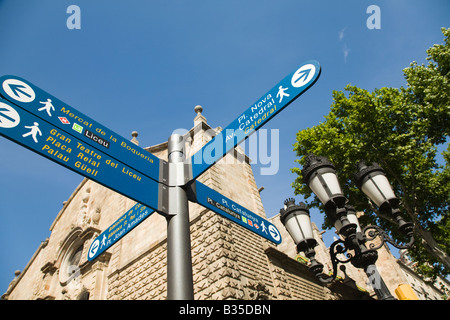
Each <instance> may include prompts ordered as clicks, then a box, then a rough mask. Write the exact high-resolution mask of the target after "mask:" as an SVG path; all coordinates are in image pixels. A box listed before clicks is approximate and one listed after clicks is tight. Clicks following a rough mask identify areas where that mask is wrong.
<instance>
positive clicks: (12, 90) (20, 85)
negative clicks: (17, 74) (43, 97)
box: [3, 79, 36, 103]
mask: <svg viewBox="0 0 450 320" xmlns="http://www.w3.org/2000/svg"><path fill="white" fill-rule="evenodd" d="M3 90H4V91H5V92H6V94H7V95H8V96H10V97H11V98H13V99H14V100H17V101H20V102H26V103H28V102H32V101H34V99H35V98H36V94H35V93H34V90H33V89H32V88H31V87H30V86H29V85H28V84H26V83H25V82H23V81H20V80H17V79H7V80H5V81H3Z"/></svg>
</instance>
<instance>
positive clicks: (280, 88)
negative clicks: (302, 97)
mask: <svg viewBox="0 0 450 320" xmlns="http://www.w3.org/2000/svg"><path fill="white" fill-rule="evenodd" d="M278 89H279V90H278V93H277V98H278V97H280V101H278V102H279V103H281V100H283V97H289V96H290V94H288V93H286V92H285V91H286V90H287V89H288V88H283V86H280V87H279V88H278Z"/></svg>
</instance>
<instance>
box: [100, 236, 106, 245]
mask: <svg viewBox="0 0 450 320" xmlns="http://www.w3.org/2000/svg"><path fill="white" fill-rule="evenodd" d="M104 246H106V234H104V235H103V238H102V245H101V246H100V247H104Z"/></svg>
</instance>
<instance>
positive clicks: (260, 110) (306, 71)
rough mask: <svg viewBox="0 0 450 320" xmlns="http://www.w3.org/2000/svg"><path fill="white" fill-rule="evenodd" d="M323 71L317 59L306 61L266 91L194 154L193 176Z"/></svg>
mask: <svg viewBox="0 0 450 320" xmlns="http://www.w3.org/2000/svg"><path fill="white" fill-rule="evenodd" d="M320 72H321V68H320V65H319V63H318V62H317V61H315V60H310V61H306V62H304V63H303V64H302V65H300V66H299V67H298V68H297V69H295V71H294V72H292V73H290V74H289V75H287V76H286V77H285V78H284V79H283V80H281V81H280V82H279V83H278V84H277V85H276V86H275V87H273V88H272V89H270V90H269V91H268V92H267V93H266V94H264V95H263V96H262V97H261V98H260V99H259V100H257V101H256V102H255V103H254V104H253V105H252V106H251V107H250V108H248V109H247V110H246V111H244V112H243V113H242V114H241V115H239V116H238V117H237V118H236V119H235V120H234V121H233V122H232V123H230V124H229V125H228V126H227V127H226V128H225V129H223V130H222V131H221V132H220V133H219V134H218V135H217V136H215V137H214V138H213V139H212V140H211V141H210V142H209V143H207V144H206V145H205V146H204V147H203V148H202V149H200V150H199V151H198V152H197V153H196V154H194V155H193V156H192V157H191V163H192V177H193V178H192V179H196V178H197V177H199V176H200V175H201V174H202V173H203V172H205V171H206V170H207V169H208V168H209V167H211V166H212V165H213V164H214V163H215V162H216V161H218V160H220V159H221V158H222V157H223V156H224V155H225V154H226V153H227V152H228V151H230V150H231V149H233V148H234V147H236V146H237V145H238V144H239V143H240V142H242V141H243V140H244V139H246V138H248V137H249V136H250V135H251V134H252V133H253V132H255V131H256V130H258V129H260V128H261V127H262V126H263V125H265V124H266V123H267V122H268V121H269V120H270V119H272V118H273V117H274V116H275V115H276V114H278V113H279V112H280V111H281V110H283V109H284V108H285V107H287V106H288V105H289V104H290V103H291V102H292V101H294V100H295V99H296V98H297V97H299V96H300V95H301V94H302V93H304V92H305V91H306V90H308V89H309V88H310V87H311V86H312V85H313V84H314V83H315V82H316V80H317V79H318V78H319V75H320Z"/></svg>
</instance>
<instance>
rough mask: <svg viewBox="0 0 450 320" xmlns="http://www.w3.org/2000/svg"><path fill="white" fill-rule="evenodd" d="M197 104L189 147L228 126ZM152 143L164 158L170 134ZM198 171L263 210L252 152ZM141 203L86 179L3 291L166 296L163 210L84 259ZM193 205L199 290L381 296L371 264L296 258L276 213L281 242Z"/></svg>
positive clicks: (203, 296)
mask: <svg viewBox="0 0 450 320" xmlns="http://www.w3.org/2000/svg"><path fill="white" fill-rule="evenodd" d="M195 111H196V112H197V116H196V117H195V119H194V127H193V128H192V129H191V130H190V131H189V132H187V133H186V135H185V137H186V139H185V141H186V149H187V152H188V156H190V155H192V154H194V153H195V152H196V151H197V150H199V149H200V148H201V147H202V146H203V145H204V144H205V143H207V142H208V141H209V140H211V139H212V137H213V136H214V135H215V134H216V133H217V132H218V131H219V130H221V129H220V128H216V129H212V128H211V127H210V126H209V125H208V124H207V122H206V119H205V117H204V116H203V115H202V113H201V112H202V109H201V107H199V106H198V107H196V109H195ZM136 138H137V133H133V139H132V140H131V141H132V142H134V143H136V144H138V141H137V139H136ZM145 149H146V150H147V151H149V152H151V153H153V154H154V155H156V156H158V157H160V158H162V159H165V160H167V142H166V143H162V144H159V145H156V146H153V147H148V148H145ZM199 180H200V181H201V182H202V183H204V184H205V185H207V186H209V187H210V188H212V189H214V190H216V191H218V192H220V193H221V194H223V195H225V196H226V197H228V198H230V199H233V200H234V201H235V202H237V203H239V204H241V205H242V206H244V207H246V208H248V209H249V210H251V211H252V212H254V213H256V214H259V215H260V216H262V217H264V218H266V214H265V212H264V208H263V205H262V201H261V197H260V194H259V192H258V187H257V186H256V183H255V179H254V176H253V172H252V168H251V166H250V159H249V158H248V157H247V156H246V155H245V154H243V152H242V150H241V149H240V148H239V147H237V148H236V149H235V152H234V154H233V153H229V154H227V156H226V157H224V158H223V159H222V160H220V161H219V162H218V163H216V164H215V165H214V166H213V167H211V168H210V169H209V170H208V171H206V172H205V173H204V174H203V175H202V176H201V177H200V178H199ZM134 204H135V202H134V201H132V200H130V199H128V198H126V197H124V196H121V195H119V194H117V193H115V192H113V191H111V190H109V189H107V188H105V187H103V186H101V185H99V184H97V183H95V182H93V181H91V180H88V179H84V180H83V181H82V182H81V183H80V185H79V186H78V187H77V188H76V189H75V191H74V192H73V194H72V195H71V196H70V198H69V199H68V200H67V201H66V202H64V205H63V208H62V209H61V211H60V212H59V213H58V215H57V216H56V218H55V220H54V222H53V224H52V226H51V227H50V230H51V235H50V237H49V238H48V239H46V240H45V241H43V242H42V243H41V245H40V246H39V248H38V249H37V251H36V252H35V254H34V255H33V257H31V259H30V261H29V263H28V264H27V266H26V267H25V269H24V270H23V271H22V272H20V273H19V272H17V273H16V277H15V278H14V280H13V281H12V282H11V284H10V286H9V288H8V289H7V292H6V293H4V294H3V296H2V299H10V300H18V299H56V300H63V299H89V300H105V299H108V300H123V299H126V300H132V299H139V300H143V299H155V300H157V299H166V295H167V290H166V280H167V279H166V277H167V275H166V269H167V268H166V267H167V257H166V246H167V222H166V219H165V218H164V217H163V216H161V215H159V214H158V213H153V214H152V215H151V216H150V217H148V218H147V219H146V220H144V221H143V222H142V223H141V224H139V225H138V226H137V227H136V228H135V229H133V230H132V231H131V232H130V233H129V234H127V235H126V236H125V237H123V238H122V239H121V240H119V241H118V242H117V243H116V244H115V245H113V246H112V247H111V248H109V249H108V250H107V251H106V252H104V253H103V254H101V255H100V256H99V257H98V258H96V259H95V260H94V261H91V262H90V261H88V260H87V251H88V248H89V246H90V244H91V242H92V241H93V240H94V239H95V238H96V237H97V236H98V235H99V234H100V233H101V232H102V231H103V230H104V229H105V228H107V227H108V226H110V225H111V224H112V223H114V222H115V221H116V219H117V218H118V217H120V216H121V215H122V214H123V213H124V212H126V211H127V210H128V209H130V208H131V207H132V206H133V205H134ZM189 214H190V228H191V247H192V264H193V279H194V297H195V299H199V300H223V299H245V300H250V299H280V300H285V299H310V300H329V299H371V298H373V296H374V293H373V291H372V290H371V289H370V288H368V287H367V286H366V282H367V278H366V276H365V274H364V272H363V271H362V270H356V269H354V268H351V266H350V267H348V268H347V270H346V275H344V274H343V273H342V271H340V272H341V274H340V276H341V281H337V282H335V283H334V284H332V285H329V286H324V285H322V284H321V283H320V282H318V281H317V280H316V279H314V278H313V277H312V276H311V274H310V273H309V272H308V267H307V265H306V264H305V263H301V262H299V261H302V259H301V257H299V259H296V257H298V255H297V252H295V246H294V243H293V242H292V240H291V238H290V236H289V235H288V234H287V232H286V230H285V228H284V227H283V226H282V224H281V222H280V220H279V217H278V216H275V217H273V218H271V219H270V221H271V222H272V223H274V224H275V225H276V226H277V227H278V229H279V231H280V232H281V233H282V238H283V242H282V243H281V244H280V245H278V246H276V245H274V244H272V243H271V242H269V241H267V240H265V239H263V238H261V237H260V236H258V235H255V234H254V233H252V232H250V231H248V230H246V229H244V228H242V227H241V226H239V225H236V224H235V223H233V222H231V221H229V220H227V219H225V218H223V217H221V216H220V215H218V214H216V213H214V212H211V211H209V210H208V209H205V208H204V207H202V206H200V205H197V204H195V203H191V202H190V203H189ZM314 232H315V236H316V238H317V240H318V242H319V246H318V247H317V248H316V252H317V258H318V260H319V261H321V262H322V263H324V262H325V263H324V264H325V267H326V270H325V271H328V270H329V269H330V267H331V263H330V262H327V261H329V255H328V250H327V248H326V246H325V244H324V243H323V241H322V240H321V233H320V231H319V230H318V229H317V227H315V231H314ZM383 254H384V253H380V259H379V260H380V261H381V264H382V263H383V261H390V260H389V259H391V258H392V259H394V258H393V257H392V255H390V254H389V252H388V251H386V252H385V254H386V256H385V257H384V256H383ZM391 262H392V261H391ZM391 265H392V263H391ZM394 265H396V261H395V259H394ZM327 268H328V269H327ZM379 268H380V272H381V273H382V276H383V278H384V280H385V282H386V283H387V285H388V286H389V288H390V289H391V292H392V293H393V292H394V290H395V287H396V286H398V284H399V281H400V282H401V281H403V279H400V278H401V277H400V276H399V274H396V273H395V274H394V273H393V272H392V270H388V268H386V267H383V266H379ZM389 268H391V267H389ZM397 269H399V268H397ZM399 272H400V271H399ZM399 279H400V280H399ZM405 281H406V280H405Z"/></svg>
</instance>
